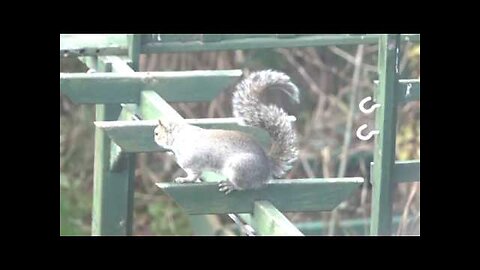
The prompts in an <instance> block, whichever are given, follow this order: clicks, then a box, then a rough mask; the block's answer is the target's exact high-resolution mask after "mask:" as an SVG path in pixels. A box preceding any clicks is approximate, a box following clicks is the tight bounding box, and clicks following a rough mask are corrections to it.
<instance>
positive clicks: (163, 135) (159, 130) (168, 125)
mask: <svg viewBox="0 0 480 270" xmlns="http://www.w3.org/2000/svg"><path fill="white" fill-rule="evenodd" d="M178 126H179V124H178V123H175V122H170V121H166V120H158V126H157V127H156V128H155V129H154V140H155V142H156V143H157V144H158V145H160V146H162V147H164V148H169V147H168V146H170V145H172V143H173V140H174V135H175V132H176V131H177V130H178Z"/></svg>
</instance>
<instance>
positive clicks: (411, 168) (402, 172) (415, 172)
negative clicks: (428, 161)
mask: <svg viewBox="0 0 480 270" xmlns="http://www.w3.org/2000/svg"><path fill="white" fill-rule="evenodd" d="M373 164H374V163H373V162H371V163H370V171H371V172H373V168H374V166H373ZM392 181H393V182H395V183H404V182H417V181H420V160H407V161H396V162H395V165H394V166H393V174H392Z"/></svg>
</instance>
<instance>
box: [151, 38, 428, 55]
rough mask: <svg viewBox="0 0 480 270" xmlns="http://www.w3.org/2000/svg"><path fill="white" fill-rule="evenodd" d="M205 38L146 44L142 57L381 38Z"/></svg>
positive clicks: (353, 41)
mask: <svg viewBox="0 0 480 270" xmlns="http://www.w3.org/2000/svg"><path fill="white" fill-rule="evenodd" d="M206 37H207V40H208V35H204V37H203V39H202V40H196V39H192V40H189V41H170V42H161V41H160V42H158V41H156V42H151V41H150V42H148V41H147V43H144V44H143V46H142V52H143V53H162V52H186V51H208V50H245V49H262V48H263V49H264V48H292V47H313V46H326V45H342V44H363V43H367V44H368V43H371V44H373V43H377V42H378V39H379V37H380V34H369V35H347V34H338V35H301V36H292V37H290V38H278V37H268V36H267V37H265V36H255V35H251V36H250V37H246V36H245V35H243V36H242V37H241V38H235V37H229V38H228V39H225V40H222V37H221V35H220V37H218V38H217V37H215V36H214V37H213V40H217V41H215V42H209V41H205V38H206ZM402 38H403V40H404V41H415V40H419V35H412V34H408V35H402Z"/></svg>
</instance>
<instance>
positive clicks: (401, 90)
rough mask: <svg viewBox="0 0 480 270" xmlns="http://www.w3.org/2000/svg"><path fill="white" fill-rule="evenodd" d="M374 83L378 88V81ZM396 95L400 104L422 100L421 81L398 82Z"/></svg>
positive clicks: (407, 80)
mask: <svg viewBox="0 0 480 270" xmlns="http://www.w3.org/2000/svg"><path fill="white" fill-rule="evenodd" d="M373 82H374V83H375V84H376V85H377V87H378V80H375V81H373ZM395 93H396V95H397V97H396V99H397V103H398V104H403V103H407V102H410V101H415V100H420V79H406V80H398V87H397V89H396V90H395Z"/></svg>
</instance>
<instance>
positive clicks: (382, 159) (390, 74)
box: [370, 35, 400, 235]
mask: <svg viewBox="0 0 480 270" xmlns="http://www.w3.org/2000/svg"><path fill="white" fill-rule="evenodd" d="M399 43H400V36H399V35H382V36H381V37H380V40H379V57H378V73H379V87H378V93H377V95H376V99H375V102H376V103H378V104H380V105H381V106H380V108H378V109H377V111H376V116H375V127H376V128H377V129H378V130H379V131H380V133H379V134H378V135H377V137H376V138H375V150H374V165H373V175H372V177H373V191H372V192H373V193H372V214H371V215H372V217H371V219H372V222H371V227H370V234H372V235H390V234H391V228H392V193H393V188H394V182H393V166H394V163H395V138H396V121H397V106H396V105H397V104H396V100H395V99H396V96H397V95H396V94H395V90H396V86H397V83H398V78H397V74H398V69H397V68H398V50H399V45H400V44H399Z"/></svg>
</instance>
